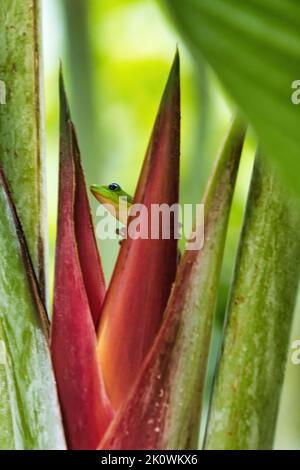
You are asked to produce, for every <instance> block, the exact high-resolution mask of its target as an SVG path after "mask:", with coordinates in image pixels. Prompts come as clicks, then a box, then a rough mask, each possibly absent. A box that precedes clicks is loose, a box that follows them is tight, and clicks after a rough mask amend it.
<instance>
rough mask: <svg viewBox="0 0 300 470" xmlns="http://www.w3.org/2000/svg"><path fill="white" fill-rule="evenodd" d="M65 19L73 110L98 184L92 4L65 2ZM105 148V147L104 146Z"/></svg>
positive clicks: (88, 168) (78, 0)
mask: <svg viewBox="0 0 300 470" xmlns="http://www.w3.org/2000/svg"><path fill="white" fill-rule="evenodd" d="M61 5H62V8H63V13H64V18H65V38H66V40H65V44H66V56H67V63H68V71H69V76H70V85H71V108H72V115H73V116H74V123H75V125H76V129H77V130H78V137H79V142H80V148H81V153H82V155H83V159H84V161H85V162H86V165H85V168H86V173H87V179H88V181H93V182H94V181H97V175H99V171H100V170H99V155H100V154H101V148H99V145H98V143H97V141H98V137H99V136H98V134H99V132H98V126H97V113H96V109H95V105H94V83H93V67H92V57H91V50H92V43H91V38H90V31H89V23H88V11H89V6H90V1H89V0H62V2H61ZM101 147H102V146H101Z"/></svg>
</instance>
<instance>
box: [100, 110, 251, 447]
mask: <svg viewBox="0 0 300 470" xmlns="http://www.w3.org/2000/svg"><path fill="white" fill-rule="evenodd" d="M244 133H245V129H244V125H243V124H242V123H241V121H240V119H239V118H236V119H235V120H234V121H233V123H232V126H231V129H230V132H229V133H228V135H227V138H226V140H225V143H224V146H223V148H222V151H221V153H220V155H219V158H218V161H217V164H216V167H215V169H214V173H213V175H212V177H211V180H210V182H209V184H208V187H207V191H206V193H205V196H204V199H203V203H204V205H205V221H204V227H205V234H204V245H203V248H201V249H196V250H186V252H185V254H184V256H183V258H182V260H181V262H180V265H179V268H178V272H177V275H176V279H175V283H174V286H173V289H172V293H171V296H170V299H169V302H168V305H167V308H166V312H165V321H164V323H163V325H162V327H161V329H160V331H159V334H158V336H157V338H156V340H155V343H154V345H153V347H152V349H151V350H150V353H149V355H148V356H147V358H146V360H145V362H144V365H143V368H142V370H141V372H140V375H139V378H138V380H137V382H136V384H135V387H134V389H133V391H132V393H131V395H130V398H129V400H128V401H127V402H125V405H124V407H123V408H122V409H121V410H120V411H119V413H118V414H117V415H116V418H115V420H114V421H113V423H112V426H111V428H110V429H109V430H108V432H107V435H106V436H105V438H104V440H103V442H102V443H101V445H100V448H101V449H121V450H125V449H157V450H162V449H186V448H190V447H194V448H195V447H196V445H197V443H196V442H195V441H196V437H197V432H195V431H196V430H198V429H199V415H200V409H201V402H202V392H203V384H204V377H205V371H206V365H207V358H208V351H209V345H210V337H211V330H212V320H213V315H214V310H215V304H216V295H217V288H218V283H219V276H220V269H221V264H222V258H223V250H224V244H225V238H226V232H227V223H228V217H229V213H230V208H231V200H232V195H233V190H234V186H235V180H236V175H237V171H238V167H239V161H240V156H241V151H242V147H243V141H244ZM202 229H203V225H202V221H200V223H198V225H197V226H196V229H195V233H196V234H198V236H199V237H201V233H202ZM195 404H196V406H195Z"/></svg>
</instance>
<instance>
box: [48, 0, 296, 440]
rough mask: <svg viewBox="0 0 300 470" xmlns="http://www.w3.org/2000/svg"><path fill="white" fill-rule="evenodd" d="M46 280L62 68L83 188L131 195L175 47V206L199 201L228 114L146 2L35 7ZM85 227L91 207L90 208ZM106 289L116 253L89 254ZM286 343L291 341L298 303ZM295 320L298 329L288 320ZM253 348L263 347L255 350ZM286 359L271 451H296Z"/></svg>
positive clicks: (242, 188) (220, 313) (236, 228)
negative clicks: (178, 114) (178, 123)
mask: <svg viewBox="0 0 300 470" xmlns="http://www.w3.org/2000/svg"><path fill="white" fill-rule="evenodd" d="M42 22H43V54H44V73H45V100H46V149H47V191H48V220H49V245H50V260H49V261H50V262H49V271H50V280H51V283H50V284H51V290H52V285H53V266H54V246H55V236H56V213H57V185H58V119H59V115H58V67H59V60H60V59H61V60H62V63H63V68H64V75H65V80H66V85H67V91H68V95H69V98H70V102H71V111H72V116H73V120H74V122H75V125H76V128H77V132H78V137H79V143H80V148H81V153H82V160H83V165H84V168H85V173H86V178H87V182H88V184H93V183H99V184H109V183H110V182H118V183H119V184H121V186H122V187H123V188H124V189H125V190H126V191H127V192H129V193H134V189H135V185H136V182H137V179H138V176H139V171H140V168H141V164H142V161H143V158H144V154H145V150H146V147H147V143H148V139H149V137H150V133H151V129H152V125H153V122H154V119H155V115H156V111H157V108H158V105H159V101H160V97H161V94H162V91H163V88H164V85H165V82H166V79H167V75H168V72H169V69H170V65H171V62H172V59H173V56H174V53H175V48H176V45H178V47H179V50H180V55H181V80H182V144H181V187H180V190H181V196H180V198H181V202H182V203H186V202H187V203H196V202H199V201H200V198H201V195H202V193H203V190H204V187H205V183H206V181H207V178H208V176H209V173H210V170H211V166H212V164H213V161H214V159H215V157H216V154H217V151H218V148H219V146H220V144H221V142H222V139H223V138H224V134H225V132H226V129H227V127H228V124H229V121H230V117H231V115H232V113H233V112H234V104H233V103H232V102H231V101H230V99H229V97H228V96H227V95H226V93H225V91H224V90H223V89H222V87H221V86H220V84H219V82H218V80H217V78H216V77H215V75H214V74H213V72H212V71H211V70H210V69H209V68H208V67H207V65H205V64H202V65H201V64H200V65H199V62H198V63H197V65H196V64H195V63H194V61H193V58H192V57H191V56H190V54H189V52H188V50H187V49H186V48H185V45H184V43H183V42H182V40H181V38H180V36H179V35H178V33H177V32H176V30H175V29H174V28H173V26H172V24H171V23H170V21H169V19H168V17H167V16H166V15H165V14H164V12H163V11H162V9H161V6H160V4H159V2H158V1H155V0H42ZM255 146H256V142H255V139H254V137H253V135H252V133H251V130H250V131H249V134H248V136H247V140H246V145H245V149H244V152H243V158H242V163H241V167H240V170H239V177H238V181H237V186H236V191H235V196H234V201H233V207H232V214H231V218H230V223H229V231H228V237H227V243H226V251H225V257H224V262H223V269H222V277H221V285H220V289H219V301H218V307H217V312H216V322H215V332H214V338H213V342H212V348H211V357H210V367H209V371H208V376H207V386H206V390H207V393H206V396H207V398H206V404H207V402H208V397H209V391H210V385H211V380H212V375H213V370H214V365H215V359H216V354H217V350H218V344H219V339H220V331H221V327H222V321H223V317H224V313H225V309H226V299H227V294H228V286H229V283H230V279H231V275H232V268H233V264H234V259H235V255H236V248H237V243H238V239H239V234H240V229H241V223H242V218H243V211H244V206H245V200H246V197H247V192H248V186H249V181H250V177H251V169H252V163H253V157H254V152H255ZM91 205H92V212H93V216H94V220H95V221H96V218H95V209H96V203H95V202H94V201H93V200H92V198H91ZM99 249H100V252H101V258H102V261H103V266H104V271H105V276H106V279H107V281H109V279H110V276H111V273H112V270H113V267H114V263H115V260H116V256H117V253H118V249H119V245H118V242H117V241H114V240H107V241H101V244H100V246H99ZM298 304H299V305H298V307H297V308H296V310H297V311H296V315H295V322H294V328H293V331H292V337H291V342H290V343H292V341H293V340H294V339H300V319H299V317H300V302H298ZM297 318H298V320H297ZM261 347H264V345H263V344H262V345H261ZM291 352H292V350H291V349H290V351H289V360H288V367H287V374H286V379H285V383H284V389H283V394H282V400H281V407H280V414H279V419H278V425H277V435H276V442H275V447H276V448H279V449H300V412H299V410H300V393H299V391H300V366H295V365H293V364H292V363H291Z"/></svg>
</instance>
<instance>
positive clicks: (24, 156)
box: [0, 0, 47, 299]
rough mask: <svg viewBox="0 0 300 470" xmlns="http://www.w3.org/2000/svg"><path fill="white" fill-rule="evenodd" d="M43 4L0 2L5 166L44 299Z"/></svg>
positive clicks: (1, 153)
mask: <svg viewBox="0 0 300 470" xmlns="http://www.w3.org/2000/svg"><path fill="white" fill-rule="evenodd" d="M39 17H40V13H39V1H38V0H22V1H19V0H1V9H0V44H1V48H0V80H1V81H2V86H3V87H4V88H5V94H6V97H5V100H2V103H3V101H5V103H3V104H0V161H1V163H2V165H3V168H4V171H5V174H6V176H7V178H8V181H9V184H10V188H11V191H12V195H13V199H14V201H15V203H16V206H17V211H18V214H19V216H20V219H21V223H22V226H23V229H24V232H25V236H26V240H27V243H28V246H29V251H30V255H31V258H32V262H33V265H34V269H35V272H36V275H37V278H38V280H39V284H40V290H41V293H42V296H43V298H44V299H45V297H46V295H45V292H46V280H45V272H46V270H45V243H46V240H47V237H46V224H45V212H46V210H45V200H44V188H43V186H44V145H43V135H42V127H43V106H42V100H41V75H40V69H41V67H40V62H41V61H40V29H39V24H40V22H39Z"/></svg>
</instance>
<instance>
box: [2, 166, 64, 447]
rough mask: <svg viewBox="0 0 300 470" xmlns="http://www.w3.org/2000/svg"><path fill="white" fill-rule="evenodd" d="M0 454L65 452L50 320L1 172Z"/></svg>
mask: <svg viewBox="0 0 300 470" xmlns="http://www.w3.org/2000/svg"><path fill="white" fill-rule="evenodd" d="M0 226H1V230H0V259H1V267H0V449H64V448H65V441H64V434H63V429H62V425H61V417H60V410H59V405H58V399H57V392H56V386H55V381H54V375H53V372H52V366H51V360H50V353H49V349H48V341H47V337H48V327H49V325H48V319H47V314H46V310H45V308H44V306H43V304H42V302H41V300H40V296H39V289H38V286H37V282H36V278H35V275H34V272H33V268H32V264H31V261H30V258H29V255H28V250H27V245H26V242H25V238H24V235H23V232H22V229H21V226H20V223H19V220H18V218H17V214H16V211H15V207H14V205H13V203H12V200H11V197H10V194H9V191H8V188H7V184H6V181H5V179H4V175H3V173H2V170H0Z"/></svg>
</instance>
